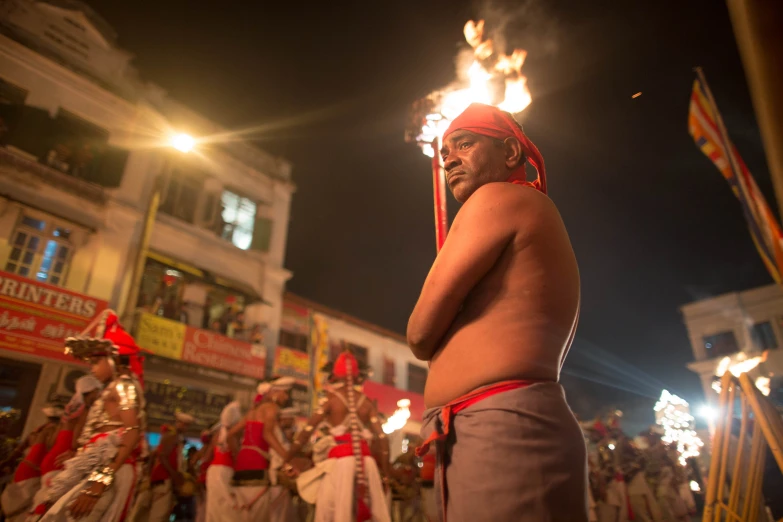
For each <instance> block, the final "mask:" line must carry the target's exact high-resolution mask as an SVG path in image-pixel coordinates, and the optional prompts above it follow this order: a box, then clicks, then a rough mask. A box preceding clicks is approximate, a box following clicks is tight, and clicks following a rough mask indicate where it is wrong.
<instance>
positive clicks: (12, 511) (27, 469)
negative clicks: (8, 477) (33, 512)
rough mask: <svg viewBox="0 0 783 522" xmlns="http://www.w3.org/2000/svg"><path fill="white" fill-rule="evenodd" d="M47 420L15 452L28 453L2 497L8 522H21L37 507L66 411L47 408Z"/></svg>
mask: <svg viewBox="0 0 783 522" xmlns="http://www.w3.org/2000/svg"><path fill="white" fill-rule="evenodd" d="M42 411H43V413H44V415H46V417H47V419H48V420H47V421H46V422H45V423H44V424H42V425H41V426H39V427H38V428H36V429H35V430H34V431H33V432H32V433H30V435H28V436H27V438H26V439H25V441H24V443H23V444H22V445H21V446H20V447H19V448H18V449H17V451H16V452H15V453H16V454H17V455H19V453H20V452H22V451H25V450H26V453H25V456H24V459H23V460H22V462H20V463H19V465H18V466H17V467H16V471H15V472H14V479H13V482H11V483H10V484H8V485H7V486H6V487H5V489H4V490H3V495H2V497H0V504H1V505H2V508H3V514H4V515H5V520H7V521H8V522H20V521H22V520H24V519H25V518H26V517H27V512H28V511H29V510H30V508H31V507H33V506H34V503H33V498H34V497H35V495H36V493H37V492H38V490H39V489H40V487H41V462H42V461H43V459H44V458H45V457H46V454H47V453H48V452H49V449H50V448H51V447H52V445H53V444H54V439H55V436H56V434H57V427H58V425H59V423H60V416H61V415H62V414H63V409H62V408H58V407H55V406H47V407H46V408H43V410H42Z"/></svg>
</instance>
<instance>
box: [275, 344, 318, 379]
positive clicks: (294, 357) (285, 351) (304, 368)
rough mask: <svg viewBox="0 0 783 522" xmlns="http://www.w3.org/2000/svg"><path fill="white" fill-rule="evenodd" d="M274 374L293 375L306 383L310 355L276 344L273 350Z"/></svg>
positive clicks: (308, 373) (308, 374)
mask: <svg viewBox="0 0 783 522" xmlns="http://www.w3.org/2000/svg"><path fill="white" fill-rule="evenodd" d="M272 373H273V374H274V375H280V376H286V377H293V378H294V379H296V380H298V381H301V382H302V383H304V384H307V379H308V378H309V377H310V357H308V356H307V354H306V353H303V352H298V351H296V350H291V349H290V348H284V347H282V346H278V347H277V350H276V351H275V364H274V365H273V367H272Z"/></svg>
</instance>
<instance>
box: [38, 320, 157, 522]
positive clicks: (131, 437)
mask: <svg viewBox="0 0 783 522" xmlns="http://www.w3.org/2000/svg"><path fill="white" fill-rule="evenodd" d="M96 326H97V332H96V335H95V337H89V336H88V333H89V331H90V330H92V329H93V328H95V327H96ZM65 347H66V353H67V354H70V355H73V356H74V357H75V358H77V359H80V360H83V361H86V362H89V363H90V365H91V368H90V369H91V372H92V374H93V376H94V377H95V378H96V379H98V380H99V381H100V382H101V383H104V389H103V391H102V392H101V394H100V396H99V397H98V399H97V400H96V401H95V403H94V404H93V405H92V407H91V408H90V410H89V412H88V413H87V420H86V422H85V424H84V428H83V429H82V432H81V435H80V437H79V440H78V443H79V446H80V447H79V450H78V452H77V454H76V456H74V457H73V458H71V459H69V460H68V461H67V462H66V463H65V468H64V469H63V471H62V472H61V473H60V474H59V475H57V477H55V478H54V480H53V481H52V484H51V486H50V488H49V494H48V498H47V499H46V501H47V503H53V504H54V505H52V507H51V508H50V509H49V510H48V511H47V512H46V514H45V515H44V516H43V517H42V518H41V521H42V522H66V521H67V522H70V521H72V520H81V521H84V522H118V521H120V520H124V518H125V516H126V514H127V512H128V510H129V508H130V506H131V503H132V501H133V498H134V495H135V488H136V484H137V481H138V476H139V465H138V460H139V458H140V457H143V455H142V454H141V453H142V450H141V448H143V447H144V446H143V445H141V444H140V440H141V436H142V433H144V431H146V427H147V426H146V418H145V413H144V391H143V389H142V387H141V379H142V376H143V375H142V373H143V372H142V361H141V355H140V350H139V347H138V346H137V345H136V342H135V341H134V340H133V337H131V336H130V335H129V334H128V333H127V332H126V331H125V330H124V329H123V328H122V326H120V324H119V321H118V319H117V315H116V314H115V313H114V312H112V311H110V310H107V311H105V312H103V313H102V314H101V316H100V318H99V320H98V324H97V325H95V324H93V325H90V327H88V328H87V330H85V332H83V333H82V335H81V336H80V337H75V338H73V337H72V338H68V339H66V340H65Z"/></svg>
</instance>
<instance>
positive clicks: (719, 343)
mask: <svg viewBox="0 0 783 522" xmlns="http://www.w3.org/2000/svg"><path fill="white" fill-rule="evenodd" d="M704 348H705V349H706V350H707V357H722V356H724V355H731V354H733V353H737V352H738V351H739V347H738V346H737V338H736V337H735V336H734V332H732V331H729V332H721V333H717V334H714V335H708V336H705V337H704Z"/></svg>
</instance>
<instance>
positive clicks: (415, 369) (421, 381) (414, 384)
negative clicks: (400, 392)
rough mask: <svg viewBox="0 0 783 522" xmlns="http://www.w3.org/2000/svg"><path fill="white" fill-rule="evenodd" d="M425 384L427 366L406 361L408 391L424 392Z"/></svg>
mask: <svg viewBox="0 0 783 522" xmlns="http://www.w3.org/2000/svg"><path fill="white" fill-rule="evenodd" d="M426 384H427V368H422V367H421V366H418V365H416V364H413V363H408V391H411V392H413V393H421V394H424V386H425V385H426Z"/></svg>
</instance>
